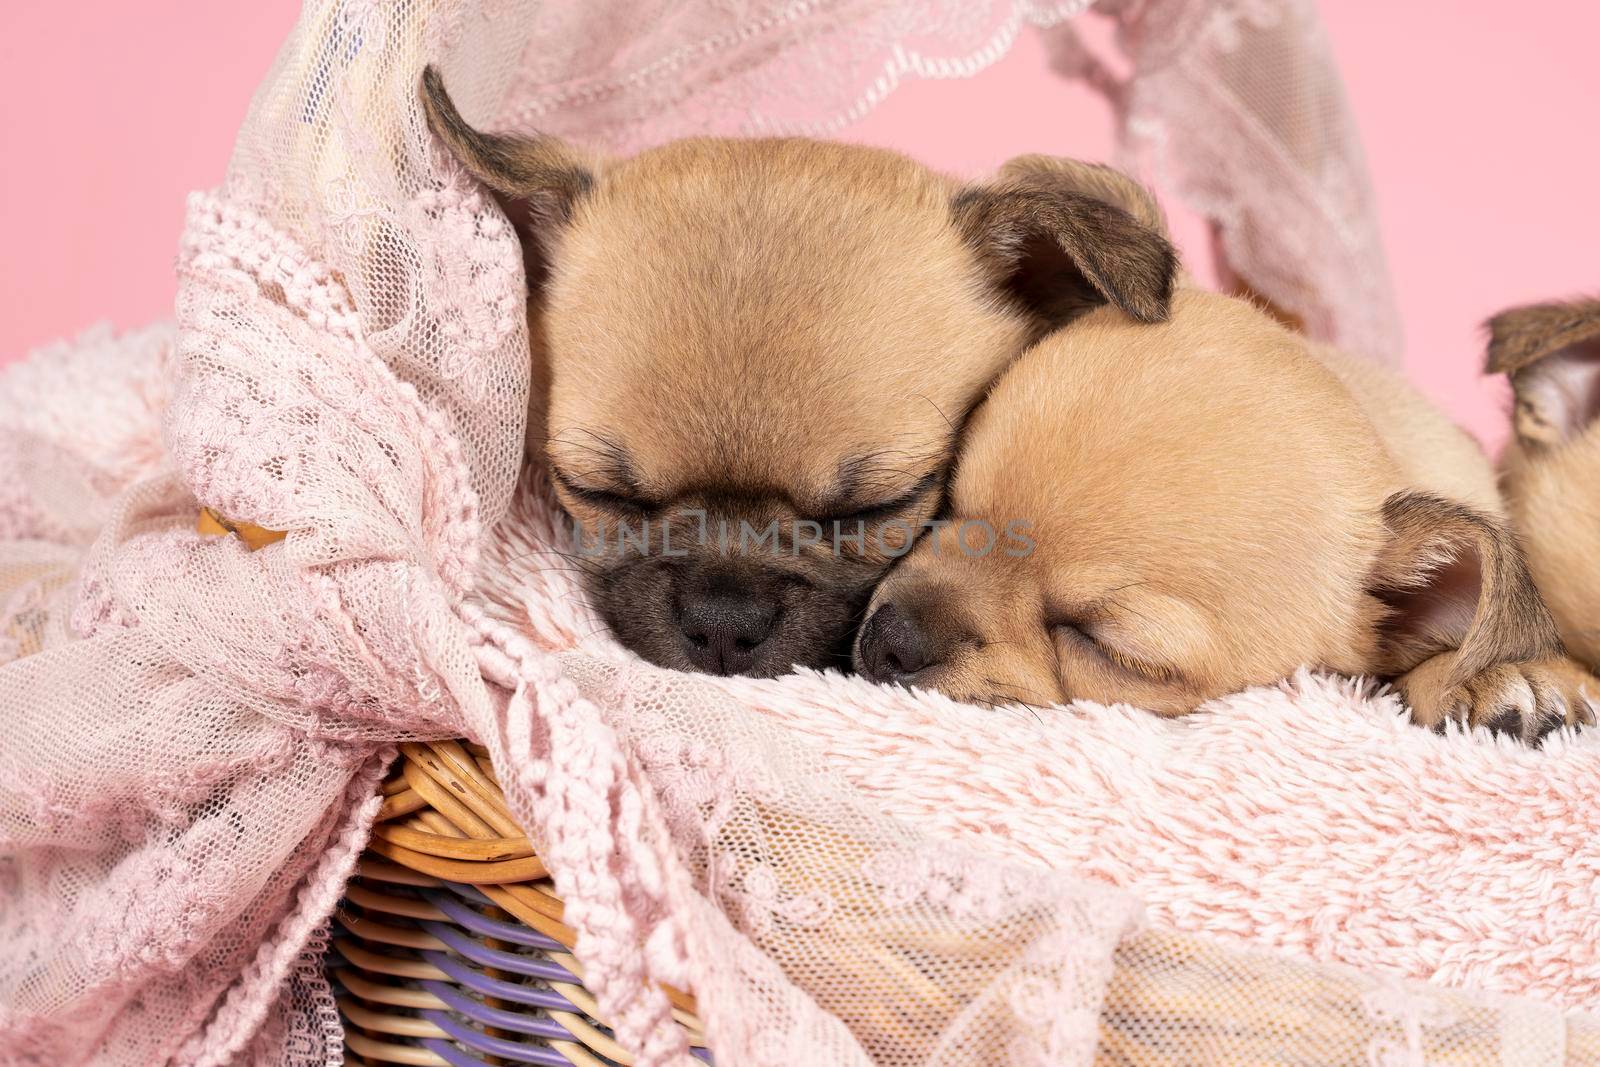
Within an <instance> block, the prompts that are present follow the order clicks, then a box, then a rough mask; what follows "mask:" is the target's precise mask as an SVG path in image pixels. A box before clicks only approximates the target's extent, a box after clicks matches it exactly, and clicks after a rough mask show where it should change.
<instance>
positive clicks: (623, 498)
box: [550, 467, 659, 515]
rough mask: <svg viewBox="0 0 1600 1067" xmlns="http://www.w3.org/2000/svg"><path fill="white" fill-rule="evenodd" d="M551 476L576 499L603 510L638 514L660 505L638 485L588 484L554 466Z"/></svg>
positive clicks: (622, 513)
mask: <svg viewBox="0 0 1600 1067" xmlns="http://www.w3.org/2000/svg"><path fill="white" fill-rule="evenodd" d="M550 476H551V478H552V479H554V481H555V483H556V484H557V485H558V486H560V487H561V488H562V489H563V490H564V491H565V492H566V493H567V495H569V496H570V497H572V498H573V499H574V500H580V501H582V502H583V503H585V504H588V505H590V506H591V507H595V508H600V509H601V510H603V511H610V512H613V513H616V514H619V515H637V514H640V513H643V512H648V511H652V510H654V509H655V508H656V507H658V506H659V505H658V504H657V503H656V501H654V500H652V499H650V498H649V497H648V496H646V495H644V494H643V492H641V491H640V490H639V489H638V487H636V486H631V485H630V486H616V485H612V486H606V487H601V486H594V485H587V484H585V483H583V482H580V481H578V480H576V479H575V478H573V477H572V476H571V475H568V474H564V473H563V472H561V471H559V470H556V469H555V468H554V467H552V468H551V469H550Z"/></svg>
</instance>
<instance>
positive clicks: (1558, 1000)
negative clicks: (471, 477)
mask: <svg viewBox="0 0 1600 1067" xmlns="http://www.w3.org/2000/svg"><path fill="white" fill-rule="evenodd" d="M540 507H541V505H540V503H539V501H538V500H537V498H536V495H535V494H532V493H529V492H524V493H523V494H521V495H519V497H518V498H517V499H516V500H515V501H514V502H513V518H512V521H511V522H509V523H508V524H507V525H505V526H504V527H502V528H501V529H500V530H498V531H497V532H496V543H495V545H494V546H493V548H492V549H491V551H490V552H489V554H488V555H487V556H486V584H487V585H488V588H487V589H486V590H485V591H484V592H485V595H487V596H489V597H490V598H491V599H495V600H497V601H498V602H499V603H500V605H501V606H500V607H499V609H498V610H499V611H500V613H501V614H503V615H504V616H505V617H506V618H508V619H511V620H515V621H516V622H517V623H518V625H520V626H522V627H523V628H525V629H526V630H527V631H528V632H529V633H530V634H533V635H535V636H537V637H538V638H539V639H540V640H541V641H542V642H544V643H545V644H546V645H547V646H548V647H551V648H557V649H559V648H569V647H581V646H585V645H587V646H589V651H590V652H591V654H600V655H604V654H606V653H607V649H606V648H605V647H604V646H605V644H608V643H609V642H605V641H604V639H603V637H602V638H600V639H599V640H596V638H595V637H594V636H593V635H597V634H600V633H601V628H600V625H599V623H598V622H597V621H596V620H594V619H593V618H592V617H590V616H588V615H587V614H586V613H585V612H583V611H581V610H575V609H574V607H573V605H575V604H577V603H578V602H579V594H578V593H577V591H576V589H575V588H572V587H570V586H569V585H568V584H567V581H566V578H565V573H566V572H565V570H564V568H562V567H561V566H560V559H559V558H558V557H556V556H554V555H552V554H550V553H549V549H548V542H547V541H541V540H539V537H551V536H553V533H552V532H550V531H548V530H547V528H546V527H545V525H544V524H543V522H541V521H540V518H539V514H538V512H539V509H540ZM530 531H533V532H535V534H536V536H535V537H531V538H530V536H529V533H530ZM541 589H543V590H545V592H540V591H539V590H541ZM557 605H559V607H557ZM552 609H553V610H552ZM634 669H636V670H639V671H645V672H648V671H651V670H652V668H649V667H646V666H643V665H639V666H637V667H635V668H634ZM699 684H700V685H703V686H706V687H709V688H715V689H716V690H717V691H719V692H721V693H724V694H726V695H727V696H728V697H729V698H731V699H732V700H734V701H737V702H738V703H739V704H740V705H741V706H743V707H746V708H749V709H752V710H754V711H758V712H759V713H760V714H762V715H764V716H767V717H768V718H769V719H770V720H771V721H772V722H774V723H776V724H778V725H780V726H781V728H782V729H783V730H784V731H785V732H788V733H791V734H793V735H794V736H796V737H800V738H803V739H804V740H805V741H806V742H807V743H808V744H809V745H813V746H815V748H816V750H817V751H818V752H820V753H821V754H822V756H823V758H824V759H825V761H826V762H827V764H828V765H829V766H831V767H832V768H834V769H835V770H837V771H838V773H839V774H840V776H841V777H842V778H843V779H844V780H846V781H848V782H849V783H850V784H851V785H852V786H854V787H855V788H856V789H857V790H859V792H860V793H861V795H862V796H864V797H867V798H869V799H870V801H871V802H872V803H873V804H874V805H877V806H880V807H881V809H882V810H883V811H885V812H887V813H889V814H891V815H893V816H894V817H895V818H897V819H900V820H902V821H903V822H905V823H906V824H907V825H909V826H913V827H915V828H917V829H919V830H922V831H925V832H928V833H930V834H934V835H937V836H939V837H941V838H944V839H948V840H952V841H961V842H964V843H967V844H970V845H973V846H975V847H978V848H981V849H982V850H983V851H984V852H985V853H988V854H991V855H994V856H996V857H1005V858H1006V859H1009V860H1014V861H1017V862H1020V863H1029V864H1043V865H1045V866H1048V867H1051V868H1056V869H1062V870H1070V871H1073V872H1075V873H1077V874H1081V875H1086V876H1088V877H1092V878H1095V879H1099V880H1103V881H1105V882H1108V883H1110V884H1113V885H1117V886H1120V887H1123V888H1125V889H1128V890H1131V891H1132V892H1133V893H1134V894H1135V895H1136V896H1137V897H1138V898H1139V899H1140V901H1141V902H1142V903H1143V905H1144V907H1145V909H1146V912H1147V915H1148V918H1149V920H1150V921H1151V922H1152V923H1154V924H1156V925H1158V926H1163V927H1168V928H1172V929H1176V930H1182V931H1188V932H1193V933H1201V934H1206V935H1210V936H1212V937H1215V938H1219V939H1223V940H1226V941H1229V942H1233V943H1236V944H1242V945H1251V946H1256V947H1264V948H1270V949H1274V950H1278V951H1282V952H1285V953H1289V954H1293V955H1295V956H1299V957H1303V958H1307V959H1313V960H1318V961H1322V962H1329V963H1341V964H1347V965H1350V966H1353V967H1357V968H1360V969H1363V970H1369V971H1377V972H1383V973H1389V974H1397V975H1403V976H1405V977H1409V978H1416V979H1421V980H1425V981H1430V982H1438V983H1443V984H1447V985H1450V986H1454V987H1458V988H1472V987H1476V988H1480V989H1484V990H1493V991H1496V992H1501V993H1508V994H1516V995H1524V996H1534V997H1538V998H1541V999H1544V1000H1546V1001H1548V1002H1549V1003H1552V1004H1556V1005H1561V1006H1564V1007H1568V1008H1578V1009H1584V1010H1587V1011H1600V802H1597V801H1600V730H1589V731H1581V732H1576V733H1574V732H1572V731H1566V732H1563V733H1561V734H1558V735H1554V736H1552V737H1551V738H1550V739H1549V740H1548V741H1547V742H1546V744H1545V745H1544V747H1543V748H1542V749H1539V750H1533V749H1529V748H1527V747H1525V746H1524V745H1522V744H1520V743H1518V742H1515V741H1511V740H1509V739H1506V738H1495V737H1492V736H1490V735H1488V734H1487V733H1486V732H1484V731H1478V732H1476V733H1472V734H1469V733H1467V732H1464V731H1461V730H1457V729H1454V728H1453V729H1452V730H1451V731H1450V732H1449V733H1448V734H1445V735H1438V734H1434V733H1431V732H1429V731H1427V730H1423V729H1419V728H1418V727H1416V726H1414V725H1412V724H1411V722H1410V721H1409V720H1408V718H1407V715H1406V711H1405V709H1404V707H1402V706H1401V705H1400V703H1399V702H1398V700H1397V699H1396V698H1395V696H1394V695H1393V694H1392V693H1390V692H1389V691H1387V690H1386V689H1382V688H1380V687H1377V686H1375V685H1372V684H1370V683H1364V682H1361V681H1358V680H1351V679H1346V678H1339V677H1331V676H1322V675H1314V674H1310V673H1305V672H1303V673H1302V674H1301V675H1299V676H1298V677H1296V678H1294V679H1292V680H1286V681H1285V682H1284V683H1282V684H1281V685H1278V686H1274V687H1270V688H1262V689H1253V690H1250V691H1247V692H1244V693H1240V694H1238V695H1236V696H1232V697H1228V698H1225V699H1222V700H1218V701H1214V702H1213V703H1211V704H1209V705H1207V706H1206V707H1204V708H1203V709H1201V710H1199V711H1197V712H1196V713H1194V714H1192V715H1190V716H1188V717H1185V718H1182V719H1162V718H1160V717H1158V716H1155V715H1151V714H1149V713H1148V712H1144V711H1141V710H1139V709H1136V708H1130V707H1126V706H1118V707H1102V706H1099V705H1095V704H1087V703H1080V704H1077V705H1074V706H1072V707H1070V708H1059V709H1052V710H1044V711H1033V710H1024V709H1020V708H1017V709H1009V710H1008V709H987V708H978V707H973V706H970V705H963V704H958V703H956V702H954V701H951V700H947V699H945V698H944V697H942V696H940V695H938V694H934V693H915V694H912V693H906V692H903V691H899V690H895V689H890V688H885V687H882V686H878V685H874V684H872V683H869V682H866V681H864V680H862V679H860V678H843V677H839V676H838V675H834V674H819V673H815V672H809V671H808V672H803V673H801V674H799V675H796V676H793V677H790V678H786V679H781V680H778V681H757V680H751V679H716V680H709V679H707V680H703V681H701V682H700V683H699Z"/></svg>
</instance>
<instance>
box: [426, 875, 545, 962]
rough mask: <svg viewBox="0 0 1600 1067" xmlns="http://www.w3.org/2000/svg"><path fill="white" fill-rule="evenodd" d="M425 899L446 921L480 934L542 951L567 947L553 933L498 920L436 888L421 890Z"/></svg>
mask: <svg viewBox="0 0 1600 1067" xmlns="http://www.w3.org/2000/svg"><path fill="white" fill-rule="evenodd" d="M451 888H455V887H454V886H452V887H451ZM423 896H424V897H425V898H426V899H427V901H428V903H430V904H432V905H433V906H434V907H436V908H438V909H439V910H440V911H442V912H444V913H445V915H447V916H449V918H450V921H451V922H454V923H456V924H458V925H460V926H464V927H466V928H467V929H468V930H471V931H472V932H473V933H476V934H482V935H483V936H484V937H494V938H498V939H500V940H501V941H510V942H511V943H513V944H517V945H526V946H528V947H529V948H537V949H543V950H544V951H546V952H565V951H567V947H566V946H565V945H563V944H562V943H561V942H559V941H557V940H556V939H555V938H553V937H546V936H545V935H544V934H541V933H540V932H539V931H537V930H532V929H529V928H528V927H526V926H524V925H522V924H521V923H508V922H499V921H497V920H495V919H491V918H489V917H488V916H486V915H484V914H482V913H481V912H478V911H476V910H474V909H473V908H471V907H468V906H467V905H466V904H463V903H462V902H461V901H460V900H458V899H455V898H454V897H452V896H450V895H449V894H446V893H441V892H439V891H438V890H436V889H434V890H429V891H427V892H426V893H424V894H423Z"/></svg>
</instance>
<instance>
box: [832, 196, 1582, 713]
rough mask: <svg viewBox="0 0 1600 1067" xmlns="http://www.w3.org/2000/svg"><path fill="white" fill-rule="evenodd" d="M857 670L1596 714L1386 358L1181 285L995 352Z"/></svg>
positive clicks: (963, 691) (1076, 691)
mask: <svg viewBox="0 0 1600 1067" xmlns="http://www.w3.org/2000/svg"><path fill="white" fill-rule="evenodd" d="M1128 195H1129V196H1138V195H1141V192H1140V191H1139V190H1137V189H1136V187H1132V186H1131V185H1130V187H1129V193H1128ZM856 661H857V665H858V667H859V668H860V670H861V671H862V672H863V673H864V674H866V675H867V676H869V677H871V678H875V679H878V680H881V681H893V682H900V683H904V684H910V685H914V686H922V687H928V688H933V689H938V690H941V691H943V692H945V693H947V694H949V695H951V696H953V697H955V698H957V699H961V700H968V701H973V702H981V703H1026V704H1036V705H1043V704H1055V703H1061V702H1065V701H1068V700H1073V699H1080V698H1081V699H1088V700H1094V701H1100V702H1107V703H1109V702H1126V703H1129V704H1133V705H1136V706H1139V707H1143V708H1148V709H1150V710H1152V711H1155V712H1158V713H1160V714H1163V715H1181V714H1183V713H1185V712H1188V711H1191V710H1193V709H1194V708H1195V707H1197V706H1198V705H1200V704H1201V703H1203V702H1204V701H1206V700H1208V699H1211V698H1214V697H1218V696H1221V695H1224V694H1227V693H1232V692H1236V691H1238V690H1240V689H1243V688H1245V687H1247V686H1251V685H1260V684H1265V683H1270V682H1273V681H1276V680H1278V679H1281V678H1284V677H1286V676H1288V675H1290V674H1292V673H1293V672H1294V671H1295V670H1296V669H1297V668H1299V667H1301V666H1302V665H1309V666H1312V667H1317V668H1323V669H1328V670H1333V671H1338V672H1342V673H1346V674H1352V675H1373V676H1378V677H1382V678H1388V679H1393V680H1394V681H1395V682H1396V684H1397V686H1398V688H1399V689H1400V690H1401V692H1402V693H1403V695H1404V696H1405V698H1406V700H1407V702H1408V703H1409V704H1410V706H1411V708H1412V714H1413V716H1414V718H1415V719H1416V720H1417V721H1418V722H1420V723H1422V724H1425V725H1429V726H1440V725H1441V724H1442V723H1443V722H1444V721H1445V720H1446V719H1459V720H1463V721H1465V722H1467V723H1470V724H1472V725H1479V724H1483V725H1487V726H1489V727H1491V728H1493V729H1496V730H1498V731H1506V732H1510V733H1513V734H1515V735H1517V736H1518V737H1521V738H1523V739H1526V740H1534V739H1537V738H1539V737H1542V736H1543V735H1544V734H1545V733H1547V732H1548V731H1550V730H1552V729H1554V728H1556V727H1557V726H1560V725H1562V724H1565V723H1573V722H1578V721H1586V720H1587V719H1588V718H1589V716H1590V710H1589V708H1588V706H1587V704H1586V703H1585V701H1584V699H1583V689H1584V687H1585V686H1586V685H1591V684H1592V683H1593V680H1592V678H1591V677H1590V676H1589V675H1588V674H1587V673H1585V672H1584V671H1583V670H1582V669H1581V668H1579V667H1578V666H1576V665H1575V664H1573V663H1572V662H1571V661H1570V660H1568V659H1567V657H1566V655H1565V652H1564V649H1563V646H1562V643H1561V640H1560V637H1559V636H1558V635H1557V632H1556V628H1555V624H1554V623H1553V621H1552V620H1551V616H1550V613H1549V611H1548V609H1547V608H1546V607H1545V605H1544V603H1543V601H1542V600H1541V599H1540V597H1539V594H1538V592H1537V591H1536V590H1535V588H1534V585H1533V582H1532V580H1531V579H1530V577H1529V574H1528V570H1527V567H1526V565H1525V564H1524V562H1523V558H1522V555H1521V552H1520V551H1519V549H1518V547H1517V544H1516V542H1515V540H1514V539H1513V537H1512V535H1511V533H1510V531H1509V529H1508V527H1507V525H1506V522H1505V520H1504V518H1503V511H1502V507H1501V503H1500V500H1499V497H1498V495H1497V492H1496V488H1495V480H1494V475H1493V471H1492V470H1491V468H1490V465H1489V463H1488V462H1487V460H1486V459H1485V458H1484V456H1483V454H1482V452H1481V451H1480V449H1479V448H1478V447H1477V445H1476V444H1475V443H1474V442H1473V441H1472V440H1471V439H1470V438H1468V437H1467V436H1466V435H1465V434H1464V433H1462V432H1461V431H1460V430H1458V429H1457V428H1456V427H1454V426H1453V425H1451V424H1450V423H1449V422H1448V421H1447V420H1446V419H1445V418H1444V416H1443V415H1441V414H1440V413H1439V412H1438V411H1437V410H1435V409H1434V408H1433V407H1432V406H1431V405H1429V404H1428V403H1427V402H1426V401H1425V400H1423V399H1422V397H1421V396H1420V395H1418V394H1417V393H1416V392H1415V391H1414V390H1412V389H1411V388H1410V387H1409V386H1408V385H1407V384H1406V383H1405V382H1404V381H1402V380H1401V379H1400V378H1398V377H1397V376H1395V375H1393V374H1391V373H1389V372H1388V371H1386V370H1384V369H1382V368H1380V367H1377V366H1373V365H1370V364H1368V363H1366V362H1361V361H1356V360H1352V359H1346V358H1344V357H1341V356H1340V355H1339V354H1338V353H1337V352H1334V351H1331V350H1329V349H1326V348H1324V347H1321V346H1317V345H1314V344H1311V343H1309V342H1308V341H1307V340H1306V339H1305V338H1304V337H1302V336H1300V335H1299V334H1296V333H1293V332H1291V331H1289V330H1287V329H1285V328H1284V327H1282V326H1281V325H1279V324H1278V323H1277V322H1275V321H1274V320H1273V319H1272V318H1270V317H1269V316H1268V315H1267V314H1265V313H1264V312H1262V311H1261V310H1258V309H1257V308H1256V307H1254V306H1253V305H1252V304H1250V303H1248V302H1245V301H1242V300H1238V299H1234V298H1231V297H1227V296H1221V295H1216V294H1212V293H1207V292H1202V291H1198V290H1192V289H1186V290H1183V291H1180V292H1179V293H1178V294H1177V295H1176V296H1175V297H1174V300H1173V306H1172V313H1171V316H1170V318H1169V319H1168V321H1167V322H1165V323H1163V324H1159V325H1149V326H1147V325H1139V324H1135V323H1133V322H1131V321H1130V320H1129V319H1128V318H1127V316H1125V315H1123V314H1121V313H1120V312H1118V311H1116V310H1114V309H1097V310H1095V311H1093V312H1091V313H1089V314H1088V315H1086V316H1084V317H1083V318H1082V319H1080V320H1079V321H1078V322H1076V323H1074V325H1073V326H1072V328H1071V329H1068V330H1064V331H1061V332H1060V333H1057V334H1053V335H1051V336H1049V337H1047V338H1046V339H1044V340H1042V341H1040V342H1039V343H1038V344H1036V345H1035V346H1034V347H1033V348H1031V349H1030V350H1029V351H1028V352H1027V353H1025V354H1024V355H1023V356H1022V357H1020V358H1019V359H1018V360H1017V362H1016V363H1015V364H1013V365H1012V366H1011V368H1010V369H1009V370H1007V372H1006V373H1005V374H1004V375H1003V376H1002V378H1001V379H1000V381H999V382H998V384H997V385H996V387H995V388H994V390H993V392H992V393H991V394H990V396H989V397H988V398H987V400H986V401H985V402H984V403H983V405H982V406H981V407H980V408H979V409H978V410H977V412H976V413H975V414H974V416H973V418H972V420H971V423H970V426H969V429H968V432H967V436H966V440H965V441H964V443H963V445H962V450H961V454H960V457H959V460H958V463H957V467H956V469H955V472H954V474H953V475H952V479H951V484H950V509H949V524H948V525H946V526H944V527H943V528H942V529H941V530H940V531H939V532H938V534H937V535H936V536H930V537H928V538H925V539H924V540H922V541H921V542H919V543H918V544H917V546H916V547H915V548H914V549H913V551H912V552H911V553H910V554H909V555H908V556H907V557H906V559H905V560H904V561H903V562H902V563H901V564H900V565H899V566H897V567H896V568H895V569H894V570H893V571H892V572H891V573H890V575H889V577H888V578H887V579H886V580H885V581H884V582H883V584H882V585H880V586H879V588H878V590H877V592H876V594H875V596H874V597H873V601H872V604H871V607H870V611H869V616H868V619H867V622H866V623H865V625H864V626H863V628H862V631H861V634H860V636H859V639H858V645H857V649H856ZM1595 690H1596V692H1600V686H1595Z"/></svg>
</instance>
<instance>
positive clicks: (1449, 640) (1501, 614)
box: [1369, 491, 1563, 687]
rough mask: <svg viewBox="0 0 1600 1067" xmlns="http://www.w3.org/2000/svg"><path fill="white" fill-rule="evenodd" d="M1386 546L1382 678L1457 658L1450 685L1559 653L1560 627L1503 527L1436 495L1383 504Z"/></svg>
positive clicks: (1380, 565)
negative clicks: (1444, 656) (1430, 661)
mask: <svg viewBox="0 0 1600 1067" xmlns="http://www.w3.org/2000/svg"><path fill="white" fill-rule="evenodd" d="M1383 524H1384V527H1385V530H1386V534H1387V538H1388V540H1387V543H1386V544H1385V546H1384V548H1383V550H1382V551H1381V552H1380V553H1379V556H1378V560H1377V564H1376V566H1375V567H1374V571H1373V576H1372V579H1371V582H1370V583H1369V585H1370V591H1371V592H1372V594H1373V595H1374V596H1375V597H1377V598H1378V599H1379V600H1380V601H1381V602H1382V603H1383V604H1384V606H1385V608H1386V609H1387V612H1388V614H1387V618H1386V619H1385V621H1384V623H1383V625H1382V626H1381V628H1380V629H1381V638H1380V640H1381V641H1382V647H1381V648H1380V649H1379V655H1378V663H1377V669H1376V673H1378V674H1380V675H1384V676H1394V675H1400V674H1404V673H1405V672H1406V671H1409V670H1411V669H1413V668H1415V667H1417V666H1419V665H1421V664H1422V663H1423V662H1424V661H1426V660H1428V659H1431V658H1433V657H1435V656H1438V655H1441V654H1443V653H1447V652H1451V651H1452V650H1458V651H1456V655H1455V657H1454V661H1453V664H1452V665H1451V669H1450V671H1449V685H1451V686H1452V687H1453V686H1460V685H1463V684H1465V683H1466V682H1467V681H1468V680H1469V679H1471V678H1473V677H1475V676H1476V675H1478V674H1481V673H1482V672H1484V671H1485V670H1487V669H1489V668H1490V667H1493V666H1495V665H1497V664H1504V663H1519V662H1529V661H1537V660H1543V659H1547V658H1550V657H1556V656H1561V655H1562V654H1563V649H1562V644H1561V638H1560V636H1559V635H1558V634H1557V631H1556V624H1555V620H1554V619H1553V618H1552V617H1551V615H1550V609H1549V608H1548V607H1546V606H1545V602H1544V599H1543V598H1542V597H1541V596H1540V595H1539V591H1538V589H1537V588H1535V586H1534V584H1533V577H1532V576H1531V575H1530V574H1529V573H1528V565H1527V562H1526V560H1524V558H1523V555H1522V550H1521V548H1520V547H1519V546H1518V545H1517V542H1516V538H1515V537H1514V536H1513V535H1512V533H1511V529H1510V527H1509V526H1508V525H1507V524H1506V523H1505V522H1504V521H1502V520H1500V519H1497V518H1495V517H1493V516H1490V515H1486V514H1484V513H1482V512H1480V511H1477V510H1476V509H1474V508H1471V507H1469V506H1467V505H1465V504H1460V503H1457V502H1455V501H1451V500H1446V499H1444V498H1443V497H1438V496H1434V495H1433V494H1431V493H1423V492H1415V491H1408V492H1402V493H1395V494H1394V495H1393V496H1391V497H1389V498H1388V499H1387V500H1385V501H1384V504H1383Z"/></svg>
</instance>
